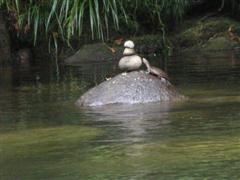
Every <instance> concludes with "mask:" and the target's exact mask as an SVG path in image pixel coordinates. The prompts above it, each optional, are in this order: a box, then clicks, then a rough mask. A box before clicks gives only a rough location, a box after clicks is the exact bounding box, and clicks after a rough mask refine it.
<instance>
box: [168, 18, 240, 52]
mask: <svg viewBox="0 0 240 180" xmlns="http://www.w3.org/2000/svg"><path fill="white" fill-rule="evenodd" d="M231 25H234V26H235V27H236V28H240V23H238V22H236V21H234V20H232V19H229V18H225V17H214V18H208V19H205V20H204V19H199V18H198V19H192V20H188V21H186V22H185V23H183V24H182V25H181V26H180V27H179V30H178V31H177V32H174V33H176V35H174V36H173V38H172V41H173V43H174V44H176V48H184V49H192V48H198V49H199V48H204V49H207V50H210V49H226V48H229V46H230V47H234V46H235V45H236V43H234V42H232V41H231V40H230V39H229V37H228V28H229V27H230V26H231ZM208 46H209V47H208Z"/></svg>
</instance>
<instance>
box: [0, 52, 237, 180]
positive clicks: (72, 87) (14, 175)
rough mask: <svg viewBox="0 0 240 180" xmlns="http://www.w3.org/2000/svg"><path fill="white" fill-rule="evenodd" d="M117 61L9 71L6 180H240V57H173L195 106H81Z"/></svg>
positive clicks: (175, 79) (177, 80) (178, 79)
mask: <svg viewBox="0 0 240 180" xmlns="http://www.w3.org/2000/svg"><path fill="white" fill-rule="evenodd" d="M155 58H156V59H157V57H155ZM116 63H117V62H116V61H113V60H106V61H104V62H101V63H99V62H97V61H95V62H89V63H86V64H84V65H83V64H79V66H72V67H71V66H60V68H59V74H58V73H56V68H55V67H54V66H46V65H38V66H31V67H18V68H6V67H5V68H0V179H4V180H7V179H68V180H69V179H240V93H239V92H240V55H239V53H238V52H229V51H222V52H208V53H201V54H200V53H199V52H192V53H185V54H178V55H176V56H173V57H171V59H170V60H169V63H168V66H167V70H168V73H169V76H170V78H171V82H172V84H174V85H175V86H176V88H177V89H178V90H179V91H180V92H181V93H182V94H183V95H185V96H187V97H188V100H187V101H184V102H177V103H150V104H140V105H108V106H104V107H95V108H86V107H85V108H79V107H76V106H75V105H74V102H75V101H76V100H77V98H79V96H80V95H81V94H82V93H84V92H85V91H87V89H89V88H91V87H93V86H95V85H97V84H99V83H100V82H102V81H103V80H104V79H105V78H106V77H109V76H112V75H114V74H116Z"/></svg>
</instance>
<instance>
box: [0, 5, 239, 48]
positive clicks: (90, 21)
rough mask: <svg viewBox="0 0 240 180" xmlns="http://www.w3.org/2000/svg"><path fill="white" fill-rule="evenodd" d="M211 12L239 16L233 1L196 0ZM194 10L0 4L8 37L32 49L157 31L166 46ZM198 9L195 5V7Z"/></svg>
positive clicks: (157, 6) (124, 6) (165, 7)
mask: <svg viewBox="0 0 240 180" xmlns="http://www.w3.org/2000/svg"><path fill="white" fill-rule="evenodd" d="M198 2H200V5H202V4H205V5H206V8H207V9H209V11H211V12H212V11H216V12H224V13H225V12H227V14H231V15H234V16H235V17H237V16H239V13H238V12H239V7H240V6H239V2H238V1H237V0H229V1H226V0H216V1H209V2H207V1H204V0H200V1H198ZM195 6H196V2H195V1H193V0H143V1H142V0H131V1H129V0H104V1H99V0H67V1H66V0H49V1H46V0H39V1H34V0H26V1H21V0H0V7H1V9H2V11H3V12H5V13H6V14H7V16H8V21H9V23H8V24H9V25H10V26H11V28H10V29H11V30H12V34H17V35H18V37H19V38H20V39H21V38H22V39H24V40H25V41H27V43H28V44H33V45H36V44H37V43H39V42H40V41H44V42H46V41H47V42H48V43H49V45H50V46H49V47H51V46H52V45H54V46H55V49H57V48H58V46H59V44H68V45H69V46H71V44H72V42H73V40H77V41H80V37H83V35H84V37H85V36H87V38H89V39H98V40H108V39H109V38H110V39H111V38H114V37H113V36H115V37H116V35H121V34H124V36H129V35H136V34H138V35H141V34H143V33H144V34H146V33H157V34H160V35H161V36H162V38H161V40H162V42H163V45H164V47H168V49H169V43H168V41H167V38H166V31H168V29H169V28H168V27H171V29H173V27H177V24H178V22H179V21H180V20H181V19H182V18H183V16H184V15H185V13H186V10H189V11H191V8H192V7H195ZM198 6H199V4H198Z"/></svg>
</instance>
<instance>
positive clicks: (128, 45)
mask: <svg viewBox="0 0 240 180" xmlns="http://www.w3.org/2000/svg"><path fill="white" fill-rule="evenodd" d="M124 47H125V49H124V51H123V55H131V54H135V50H134V42H133V41H131V40H127V41H125V43H124Z"/></svg>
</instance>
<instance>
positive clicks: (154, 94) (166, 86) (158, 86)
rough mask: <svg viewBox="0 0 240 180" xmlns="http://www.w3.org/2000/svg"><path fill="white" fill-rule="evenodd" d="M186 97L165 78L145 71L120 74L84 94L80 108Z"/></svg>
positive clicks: (79, 101) (80, 100)
mask: <svg viewBox="0 0 240 180" xmlns="http://www.w3.org/2000/svg"><path fill="white" fill-rule="evenodd" d="M183 98H184V97H183V96H182V95H180V94H179V92H178V91H177V90H176V89H175V87H174V86H173V85H172V84H171V83H170V82H169V81H167V80H165V79H164V78H162V79H159V78H157V77H155V76H153V75H150V74H147V73H146V72H145V71H134V72H130V73H122V74H119V75H117V76H115V77H113V78H112V79H110V80H108V81H104V82H102V83H101V84H99V85H98V86H96V87H94V88H92V89H90V90H89V91H87V92H86V93H85V94H83V95H82V96H81V97H80V98H79V99H78V100H77V102H76V105H78V106H100V105H107V104H116V103H126V104H135V103H148V102H159V101H163V102H166V101H176V100H181V99H183Z"/></svg>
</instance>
